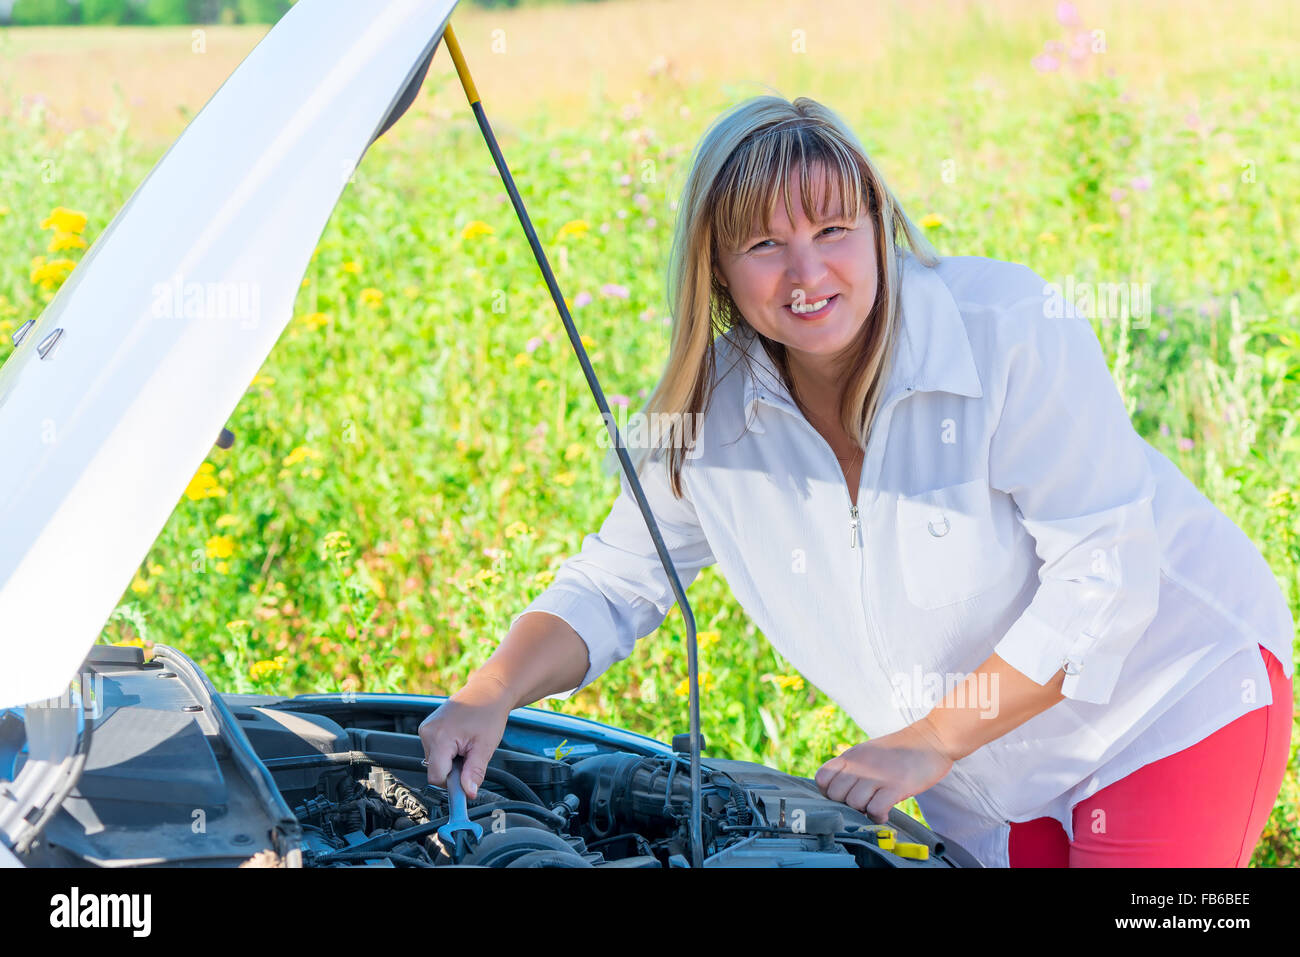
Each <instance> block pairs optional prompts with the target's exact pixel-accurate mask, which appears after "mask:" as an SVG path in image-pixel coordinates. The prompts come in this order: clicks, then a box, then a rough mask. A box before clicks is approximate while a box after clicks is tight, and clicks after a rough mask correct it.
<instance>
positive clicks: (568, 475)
mask: <svg viewBox="0 0 1300 957" xmlns="http://www.w3.org/2000/svg"><path fill="white" fill-rule="evenodd" d="M577 480H578V476H576V475H574V474H573V473H572V472H561V473H560V474H559V475H557V476H555V481H557V482H559V483H560V484H561V485H563V486H564V487H565V488H568V487H569V486H571V485H572V484H573V483H574V482H576V481H577Z"/></svg>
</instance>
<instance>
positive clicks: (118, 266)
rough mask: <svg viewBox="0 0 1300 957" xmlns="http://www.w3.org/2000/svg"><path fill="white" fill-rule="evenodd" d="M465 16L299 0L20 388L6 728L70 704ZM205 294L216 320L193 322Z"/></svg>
mask: <svg viewBox="0 0 1300 957" xmlns="http://www.w3.org/2000/svg"><path fill="white" fill-rule="evenodd" d="M455 6H456V0H366V2H358V0H299V2H298V3H296V4H295V5H294V6H293V7H291V8H290V9H289V11H288V13H286V14H285V15H284V17H283V18H282V19H281V20H280V21H279V22H278V23H277V24H276V25H275V27H274V28H273V29H272V30H271V31H270V32H269V33H268V34H267V35H266V37H265V38H263V40H262V41H261V42H260V43H259V44H258V45H257V46H256V48H254V49H253V51H252V52H251V53H249V54H248V56H247V57H246V58H245V59H244V60H243V62H242V63H240V65H239V66H238V68H237V69H236V70H235V72H234V73H233V74H231V76H230V78H229V79H228V80H226V82H225V83H224V84H223V85H222V86H221V88H220V89H219V90H218V91H217V92H216V94H214V95H213V97H212V99H211V100H210V101H208V103H207V105H206V106H204V107H203V109H202V110H201V111H200V112H199V114H198V115H197V116H195V118H194V119H193V121H192V122H191V123H190V124H189V126H188V127H187V128H186V129H185V131H184V133H182V134H181V136H180V137H179V138H178V139H177V140H176V142H175V143H174V144H173V145H172V147H171V149H169V150H168V151H167V153H166V155H165V156H163V158H162V159H161V160H159V162H158V164H157V165H156V166H155V167H154V168H153V170H152V171H151V172H150V174H149V175H148V177H146V178H145V180H144V182H143V183H142V184H141V185H140V186H139V188H137V189H136V191H135V192H134V194H132V196H131V198H130V200H128V202H127V203H126V205H125V206H124V207H123V208H122V209H121V211H120V212H119V213H118V214H117V216H116V217H115V218H114V219H113V221H112V222H111V223H110V224H109V225H108V227H107V228H106V229H105V230H104V232H103V233H102V234H101V235H100V236H98V237H97V239H96V240H95V242H94V243H93V245H92V246H91V247H90V248H89V249H88V250H87V251H86V255H85V257H84V258H83V260H82V261H81V262H80V263H79V264H78V266H77V267H76V269H75V270H73V272H72V274H71V275H70V276H69V277H68V279H67V281H66V282H65V283H64V285H63V286H62V288H60V289H59V291H58V293H57V294H56V295H55V297H54V299H53V301H52V302H51V303H50V304H49V306H48V307H47V308H46V309H45V311H44V312H43V313H42V314H41V316H40V319H39V320H38V321H37V323H36V324H35V326H34V327H32V328H31V329H29V330H28V332H27V334H26V336H25V338H23V339H22V341H21V342H20V344H19V346H18V348H17V349H16V350H15V351H14V353H13V354H12V355H11V356H10V357H9V359H8V361H7V362H6V363H5V364H4V366H3V368H0V463H2V464H0V707H7V706H13V705H21V704H26V703H28V702H33V701H36V700H38V699H44V698H50V697H56V696H60V695H62V694H64V693H65V692H66V691H67V690H68V686H69V682H70V681H72V680H73V679H74V678H75V677H76V672H77V669H78V667H79V666H80V665H81V663H82V661H83V660H84V658H85V656H86V654H87V653H88V651H89V650H90V648H91V646H92V645H93V644H94V642H95V641H96V639H97V638H98V636H99V634H100V632H101V630H102V628H103V626H104V622H105V621H106V619H107V618H108V616H109V614H110V613H111V612H112V610H113V608H114V607H115V605H116V604H117V602H118V600H119V599H120V598H121V596H122V594H123V592H124V591H125V589H126V587H127V585H128V583H129V582H130V581H131V578H132V575H133V574H134V572H135V570H136V569H137V568H138V567H139V565H140V563H141V562H142V561H143V560H144V558H145V556H146V555H147V554H148V551H149V548H150V546H151V545H152V544H153V541H154V539H155V538H156V537H157V536H158V533H159V532H160V531H161V529H162V528H163V526H164V525H165V524H166V522H167V519H168V517H169V516H170V514H171V513H172V510H173V509H174V508H175V507H176V503H177V501H178V500H179V499H180V497H181V496H182V494H183V493H184V490H185V488H186V486H187V485H188V483H189V481H190V479H191V478H192V477H193V476H194V474H195V472H196V470H197V469H198V467H199V465H200V464H201V463H202V462H203V460H204V458H205V456H207V454H208V453H209V452H210V450H211V449H212V447H213V444H214V443H215V441H216V439H217V436H218V434H219V433H220V431H221V429H222V426H223V425H224V424H225V422H226V421H227V419H228V418H229V416H230V414H231V413H232V412H233V411H234V409H235V406H236V405H237V403H238V402H239V400H240V398H241V397H242V396H243V394H244V392H245V390H246V389H247V388H248V384H249V382H251V381H252V379H253V377H254V376H255V375H256V374H257V371H258V369H259V368H260V367H261V365H262V362H263V361H264V360H265V358H266V356H267V354H268V353H269V352H270V350H271V348H272V346H274V344H275V342H276V340H277V339H278V338H279V336H280V333H281V332H282V331H283V329H284V327H285V325H286V324H287V323H288V321H289V319H290V318H291V316H292V311H293V303H294V300H295V298H296V296H297V294H298V290H299V286H300V283H301V280H302V276H303V273H304V272H305V270H306V268H307V264H308V262H309V260H310V258H311V254H312V250H313V249H314V248H315V246H316V244H317V242H318V241H319V239H320V235H321V232H322V231H323V230H324V228H325V224H326V222H327V221H328V219H329V217H330V214H331V212H332V211H333V209H334V206H335V204H336V203H337V202H338V199H339V196H340V195H341V194H342V192H343V188H344V186H345V185H346V183H347V180H348V177H349V176H350V175H351V173H352V171H353V169H354V168H355V167H356V165H357V163H358V162H359V161H360V159H361V156H362V154H364V152H365V151H366V149H367V147H368V146H369V145H370V143H371V142H372V141H373V140H374V138H375V137H376V136H377V135H378V133H379V132H381V131H382V129H383V128H386V127H387V125H388V124H387V123H386V122H385V121H386V120H388V121H391V120H392V119H393V118H395V115H396V114H400V112H401V111H403V110H404V109H405V108H406V106H408V105H409V103H410V99H411V95H412V94H413V93H414V92H415V89H416V88H418V85H419V83H420V82H421V81H422V79H423V77H424V74H425V71H426V70H427V68H428V63H429V60H430V58H431V57H432V55H433V52H434V50H435V48H436V46H437V44H438V41H439V40H440V38H441V36H442V31H443V29H444V27H445V25H446V22H447V19H448V18H449V16H450V15H451V12H452V10H453V8H454V7H455ZM412 84H414V88H412ZM408 88H409V89H408ZM194 283H197V284H199V285H198V286H195V285H192V284H194ZM198 289H201V290H203V292H204V294H205V295H210V296H211V298H209V299H207V300H206V302H208V303H209V304H210V305H211V306H212V307H213V308H212V309H211V310H210V313H211V314H209V315H203V314H196V313H195V310H194V309H193V308H192V307H191V308H189V309H187V308H186V306H187V304H188V303H194V302H196V301H197V300H196V299H195V298H194V296H193V295H192V293H193V291H194V290H198ZM223 296H224V297H226V301H225V303H224V307H223V302H222V298H223ZM241 307H242V308H241ZM205 311H206V307H205ZM59 329H61V330H62V333H61V334H60V335H59V337H58V340H57V341H56V342H55V344H54V347H53V349H51V350H48V351H47V354H46V355H45V357H44V358H42V357H41V356H40V355H38V349H37V347H38V345H39V344H41V343H42V342H43V341H44V340H46V339H47V338H48V337H50V336H51V335H52V334H53V333H54V332H55V330H59Z"/></svg>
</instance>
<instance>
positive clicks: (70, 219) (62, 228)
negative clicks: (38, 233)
mask: <svg viewBox="0 0 1300 957" xmlns="http://www.w3.org/2000/svg"><path fill="white" fill-rule="evenodd" d="M85 228H86V214H85V213H79V212H77V211H76V210H75V209H65V208H64V207H62V206H56V207H55V208H54V211H53V212H52V213H50V215H48V216H46V217H45V219H43V220H42V221H41V229H53V230H55V231H57V232H61V233H79V232H81V231H82V230H83V229H85Z"/></svg>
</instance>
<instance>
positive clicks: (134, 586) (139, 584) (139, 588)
mask: <svg viewBox="0 0 1300 957" xmlns="http://www.w3.org/2000/svg"><path fill="white" fill-rule="evenodd" d="M148 590H149V583H148V582H147V581H145V580H144V579H143V578H141V577H140V576H139V575H136V576H135V579H134V580H133V581H132V582H131V591H133V592H135V593H136V594H137V595H143V594H144V593H145V592H147V591H148Z"/></svg>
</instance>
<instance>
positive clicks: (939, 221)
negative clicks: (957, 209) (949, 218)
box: [920, 213, 943, 229]
mask: <svg viewBox="0 0 1300 957" xmlns="http://www.w3.org/2000/svg"><path fill="white" fill-rule="evenodd" d="M920 225H921V227H922V228H923V229H935V228H936V227H939V226H942V225H943V217H942V216H940V215H939V214H938V213H926V214H925V215H924V216H922V217H921V221H920Z"/></svg>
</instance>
